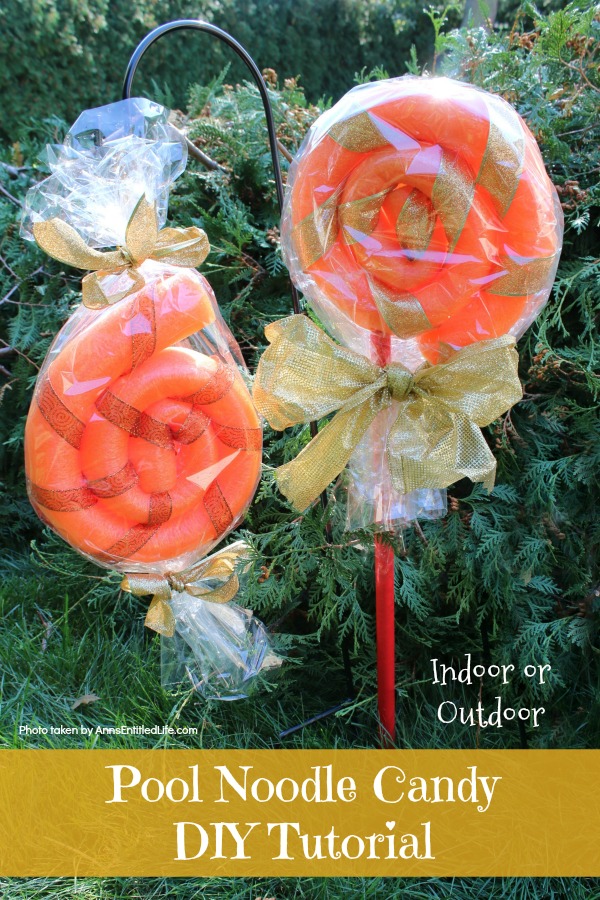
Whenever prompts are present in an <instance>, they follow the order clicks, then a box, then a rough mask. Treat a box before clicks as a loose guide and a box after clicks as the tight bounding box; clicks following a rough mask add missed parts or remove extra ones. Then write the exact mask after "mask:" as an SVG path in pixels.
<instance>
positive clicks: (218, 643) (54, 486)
mask: <svg viewBox="0 0 600 900" xmlns="http://www.w3.org/2000/svg"><path fill="white" fill-rule="evenodd" d="M48 156H49V162H50V168H51V173H52V174H51V175H50V177H49V178H47V179H45V180H44V181H42V182H41V183H40V184H38V185H37V186H35V187H34V188H32V189H31V191H30V192H29V194H28V196H27V202H26V209H25V214H24V220H23V233H24V235H25V236H26V237H28V238H33V239H34V240H36V241H37V243H38V244H39V245H40V246H41V247H42V248H43V249H44V250H46V252H48V253H49V254H50V255H52V256H53V257H55V258H56V259H59V260H60V261H62V262H65V263H68V264H69V265H73V266H77V267H79V268H82V269H88V270H91V273H90V274H88V275H86V276H85V278H84V279H83V284H82V299H83V304H82V305H81V306H80V307H79V308H78V309H76V310H75V312H74V313H73V315H72V316H71V318H70V319H69V320H68V322H67V323H66V325H65V326H64V327H63V329H62V330H61V331H60V333H59V334H58V335H57V337H56V339H55V341H54V343H53V344H52V346H51V348H50V351H49V352H48V355H47V357H46V360H45V362H44V364H43V366H42V370H41V372H40V374H39V377H38V380H37V383H36V387H35V391H34V397H33V401H32V404H31V407H30V411H29V415H28V418H27V424H26V429H25V469H26V476H27V486H28V492H29V497H30V500H31V503H32V505H33V506H34V509H35V510H36V512H37V513H38V515H39V516H40V518H42V519H43V521H44V522H46V523H47V524H48V525H49V526H50V527H51V528H52V529H53V530H54V531H56V532H57V533H58V534H59V535H60V536H61V537H62V538H64V540H65V541H67V542H68V543H69V544H71V546H72V547H74V548H75V549H76V550H77V551H78V552H80V553H82V554H83V555H85V556H87V557H88V558H90V559H91V560H93V561H94V562H95V563H97V564H98V565H101V566H104V567H107V568H111V569H117V570H119V571H121V572H123V573H124V574H125V578H124V581H123V588H124V589H125V590H130V591H132V592H133V593H135V594H138V595H147V594H152V595H154V599H153V601H152V604H151V606H150V609H149V612H148V616H147V620H146V623H147V624H148V625H149V626H150V627H152V628H154V629H155V630H156V631H159V632H160V633H162V634H163V635H165V636H166V637H167V638H169V639H170V640H171V643H173V641H174V636H175V635H176V634H179V632H180V630H182V631H185V634H186V642H187V643H186V646H187V647H188V650H189V653H188V661H187V669H188V670H189V672H193V671H194V669H197V670H198V672H197V674H196V675H193V676H191V677H192V681H193V683H194V685H195V686H196V687H198V689H199V690H201V691H202V692H204V693H209V694H210V695H211V696H223V697H231V696H239V695H243V693H244V689H245V687H244V686H245V684H246V682H247V681H248V679H249V678H251V677H252V676H253V675H254V674H256V672H258V671H259V670H260V668H261V666H262V665H263V664H264V661H265V659H266V655H267V649H268V641H267V636H266V633H265V630H264V628H263V627H262V625H260V623H258V622H257V620H255V619H253V618H252V617H251V616H249V615H248V613H247V611H245V610H243V609H241V608H240V607H237V606H235V605H233V604H231V603H229V604H228V607H229V608H228V616H229V620H230V625H231V623H232V622H233V621H234V620H235V622H236V623H237V626H238V627H233V628H232V627H229V630H226V631H225V632H224V631H223V628H222V627H221V625H220V624H219V623H220V619H222V618H223V617H222V616H221V617H220V618H219V616H218V615H214V616H212V617H211V616H208V617H205V618H206V622H209V621H210V623H211V624H210V629H209V630H208V631H207V630H206V628H205V626H206V622H205V623H204V625H203V626H197V627H195V628H194V626H193V624H190V621H189V617H188V618H187V619H186V609H187V606H186V604H187V600H188V598H189V602H190V603H192V602H193V603H194V604H195V605H196V606H198V604H200V605H204V606H211V605H212V603H213V602H215V601H216V600H218V601H219V602H221V600H222V599H223V586H222V585H221V587H219V588H215V586H214V584H213V583H212V580H214V578H215V577H217V580H219V579H221V580H223V579H224V584H226V585H227V589H226V594H227V596H226V600H227V601H231V600H232V599H233V597H234V596H235V594H236V593H237V587H238V586H239V585H238V582H237V575H236V572H235V569H236V566H235V565H234V563H235V561H237V562H238V563H240V562H241V563H242V564H243V557H244V555H245V552H246V551H245V549H244V547H243V546H242V545H241V544H240V543H239V542H238V544H237V545H234V551H231V550H229V548H226V550H225V551H221V552H220V553H216V554H214V555H213V557H210V558H209V560H206V559H204V561H203V564H201V565H200V568H198V563H199V561H200V560H203V558H204V557H206V554H207V553H209V552H210V551H211V550H212V549H213V548H214V547H215V546H216V545H217V543H219V542H220V541H221V540H222V539H223V538H224V537H225V536H226V535H227V534H228V533H229V532H230V531H231V530H232V528H234V527H235V526H236V525H238V524H239V523H240V521H241V520H242V518H243V516H244V514H245V512H246V510H247V507H248V505H249V504H250V501H251V500H252V497H253V496H254V492H255V490H256V486H257V483H258V480H259V477H260V469H261V449H262V428H261V423H260V420H259V418H258V415H257V413H256V411H255V409H254V406H253V403H252V399H251V397H250V394H249V391H248V388H247V386H246V383H245V381H244V378H243V375H242V372H243V361H242V357H241V354H240V351H239V348H238V347H237V344H236V342H235V340H234V338H233V336H232V335H231V333H230V332H229V329H228V328H227V326H226V325H225V323H224V322H223V320H222V318H221V316H220V313H219V310H218V306H217V303H216V300H215V298H214V295H213V293H212V290H211V288H210V285H209V284H208V282H207V281H206V279H205V278H204V277H203V276H201V275H200V274H199V273H198V272H196V271H195V270H194V268H192V267H194V266H197V265H200V264H201V263H202V261H203V260H204V258H205V257H206V255H207V253H208V250H209V246H208V241H207V238H206V235H205V234H204V232H203V231H201V230H200V229H199V228H196V227H191V228H186V229H176V228H164V227H163V226H164V223H165V220H166V215H167V206H168V193H169V188H170V185H171V184H172V183H173V181H174V180H175V179H176V178H177V177H178V176H179V175H180V174H181V173H182V172H183V170H184V168H185V163H186V148H185V143H184V142H183V141H182V139H181V138H180V136H179V134H178V133H177V132H176V131H175V129H173V128H172V127H171V126H169V124H168V120H167V111H166V110H164V109H163V108H162V107H160V106H158V105H157V104H155V103H151V102H150V101H147V100H139V99H134V100H127V101H122V102H121V103H115V104H111V105H110V106H106V107H101V108H99V109H95V110H88V111H87V112H85V113H83V114H82V115H81V116H80V118H79V119H78V120H77V122H76V123H75V125H74V126H73V127H72V128H71V130H70V132H69V134H68V136H67V139H66V141H65V143H64V145H62V146H59V147H54V148H49V150H48ZM106 248H116V249H106ZM211 579H212V580H211ZM233 587H235V590H233V592H232V588H233ZM202 598H204V599H202ZM184 620H185V626H184V625H180V623H181V622H183V621H184ZM223 647H226V648H227V650H228V655H227V654H223V652H222V650H223ZM213 651H214V652H213ZM190 653H191V654H192V656H193V657H194V662H192V661H191V660H190V658H189V654H190ZM227 659H229V662H227V665H228V666H229V668H228V669H227V670H226V671H225V672H223V671H222V669H221V666H222V665H223V663H224V661H226V660H227ZM233 659H235V660H236V662H235V664H234V663H232V662H231V660H233ZM215 679H216V681H215Z"/></svg>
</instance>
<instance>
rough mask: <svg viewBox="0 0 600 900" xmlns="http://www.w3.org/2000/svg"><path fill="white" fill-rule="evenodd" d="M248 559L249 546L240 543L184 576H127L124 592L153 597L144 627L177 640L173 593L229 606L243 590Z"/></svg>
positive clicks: (216, 554)
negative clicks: (243, 570) (244, 564)
mask: <svg viewBox="0 0 600 900" xmlns="http://www.w3.org/2000/svg"><path fill="white" fill-rule="evenodd" d="M247 556H248V545H247V544H246V543H244V541H237V542H236V543H235V544H231V545H230V546H229V547H225V549H224V550H220V551H219V552H218V553H214V554H213V555H212V556H209V557H208V559H203V560H202V561H201V562H199V563H197V565H195V566H192V567H191V568H189V569H186V570H185V571H183V572H166V573H165V574H164V575H153V574H135V573H133V574H130V575H126V576H125V577H124V578H123V581H122V582H121V589H122V590H124V591H127V592H128V593H130V594H134V595H135V596H136V597H146V596H148V595H149V594H152V595H153V596H152V600H151V602H150V606H149V607H148V612H147V613H146V620H145V622H144V624H145V625H146V627H147V628H151V629H152V630H153V631H158V633H159V634H164V635H166V637H173V635H174V634H175V616H174V615H173V611H172V609H171V604H170V601H171V597H172V595H173V592H174V591H175V592H176V593H187V594H191V595H192V597H200V598H202V600H207V601H208V602H210V603H229V601H230V600H233V598H234V597H235V596H236V594H237V592H238V591H239V589H240V582H239V578H238V575H237V572H236V569H237V567H238V565H239V563H240V561H241V560H242V559H243V558H244V557H247Z"/></svg>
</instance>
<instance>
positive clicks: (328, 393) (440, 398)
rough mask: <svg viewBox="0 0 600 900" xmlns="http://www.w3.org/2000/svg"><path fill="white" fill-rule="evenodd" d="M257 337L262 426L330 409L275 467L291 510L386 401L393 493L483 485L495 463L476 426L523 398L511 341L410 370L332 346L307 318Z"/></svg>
mask: <svg viewBox="0 0 600 900" xmlns="http://www.w3.org/2000/svg"><path fill="white" fill-rule="evenodd" d="M265 333H266V335H267V339H268V340H269V343H270V346H269V347H268V348H267V350H266V351H265V353H264V354H263V356H262V358H261V360H260V362H259V365H258V370H257V373H256V380H255V384H254V400H255V403H256V406H257V408H258V410H259V411H260V412H261V413H262V414H263V415H264V416H265V418H266V419H267V421H268V422H269V424H270V425H271V427H273V428H275V429H277V430H283V429H284V428H287V427H288V426H289V425H294V424H299V423H304V422H309V421H311V420H313V419H318V418H322V417H323V416H325V415H329V414H330V413H332V412H335V413H336V415H335V416H334V417H333V419H332V420H331V421H330V422H329V423H328V424H327V425H326V426H325V427H324V428H323V429H322V430H321V431H319V434H318V435H317V436H316V437H315V438H313V440H312V441H311V442H310V443H309V444H308V446H307V447H305V448H304V449H303V450H302V451H301V453H300V454H299V455H298V456H297V457H296V459H294V460H292V461H291V462H290V463H287V464H286V465H284V466H281V467H280V468H279V469H277V472H276V477H277V482H278V485H279V488H280V490H281V491H282V493H283V494H284V495H285V496H286V497H287V498H288V500H290V502H291V503H292V504H293V505H294V506H295V507H296V508H297V509H299V510H303V509H306V507H307V506H308V505H309V504H310V503H312V502H313V500H315V499H316V498H317V497H318V496H319V494H320V493H321V492H322V491H323V490H325V488H326V487H327V485H328V484H330V483H331V481H333V480H334V478H336V477H337V476H338V475H339V474H340V472H341V471H342V469H343V468H344V466H345V465H346V464H347V463H348V461H349V459H350V457H351V456H352V453H353V452H354V450H355V448H356V446H357V445H358V444H359V443H360V441H361V440H362V438H363V437H364V435H365V433H366V431H367V429H368V427H369V425H370V424H371V422H372V421H373V419H374V418H375V416H376V415H377V414H378V413H379V412H381V411H382V410H383V409H386V408H387V407H389V406H390V405H391V403H392V401H396V402H397V403H398V414H397V417H396V419H395V421H394V423H393V424H392V426H391V428H390V430H389V433H388V435H387V439H386V453H387V461H388V466H389V471H390V475H391V480H392V483H393V485H394V488H395V489H396V490H397V491H399V492H400V493H408V492H409V491H413V490H417V489H419V488H443V487H447V486H448V485H449V484H452V483H453V482H454V481H457V480H458V479H459V478H463V477H468V478H470V479H471V481H474V482H483V483H484V484H485V486H486V487H487V488H488V489H490V490H491V488H492V486H493V484H494V475H495V469H496V462H495V459H494V457H493V455H492V453H491V452H490V449H489V447H488V445H487V443H486V441H485V439H484V437H483V434H482V433H481V430H480V429H481V428H482V427H483V426H485V425H488V424H489V423H490V422H493V421H494V420H495V419H497V418H498V417H499V416H500V415H501V414H502V413H504V412H506V410H507V409H509V408H510V407H511V406H512V405H513V404H514V403H516V402H517V401H518V400H519V399H520V398H521V396H522V389H521V384H520V382H519V378H518V374H517V368H518V356H517V353H516V350H515V346H514V345H515V342H514V338H512V337H510V336H505V337H501V338H496V339H494V340H490V341H480V342H478V343H476V344H471V345H470V346H468V347H465V348H464V349H462V350H460V351H458V352H457V353H456V354H455V355H454V356H453V357H452V358H451V359H449V360H448V361H447V362H445V363H443V364H440V365H436V366H431V365H424V366H423V367H422V368H421V369H419V370H418V371H417V372H416V373H414V375H412V374H411V373H410V372H408V370H406V369H405V368H404V367H403V366H401V365H399V364H397V363H392V364H391V365H389V366H386V367H385V368H380V367H379V366H376V365H374V364H373V363H371V362H370V360H368V359H367V358H366V357H364V356H361V355H360V354H358V353H355V352H354V351H351V350H348V349H347V348H345V347H342V346H340V345H339V344H336V343H335V342H334V341H333V340H331V338H329V337H328V336H327V335H326V334H325V333H324V332H323V331H321V329H320V328H319V327H318V326H317V325H315V324H314V323H313V322H311V321H310V320H309V319H308V318H307V317H306V316H290V317H289V318H287V319H282V320H280V321H279V322H274V323H272V324H271V325H269V326H268V327H267V328H266V329H265Z"/></svg>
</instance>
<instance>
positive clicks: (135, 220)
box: [33, 196, 210, 309]
mask: <svg viewBox="0 0 600 900" xmlns="http://www.w3.org/2000/svg"><path fill="white" fill-rule="evenodd" d="M33 236H34V238H35V240H36V242H37V244H38V245H39V246H40V247H41V248H42V250H44V251H45V252H46V253H48V254H49V255H50V256H53V257H54V259H58V260H59V261H60V262H64V263H67V265H69V266H75V267H76V268H78V269H89V270H90V271H91V274H89V275H86V276H85V278H84V279H83V281H82V285H81V289H82V300H83V303H84V305H85V306H87V307H89V308H90V309H102V307H104V306H107V305H108V304H111V303H117V301H119V300H122V299H123V298H124V297H127V295H128V294H131V293H133V292H134V291H138V290H140V288H142V287H143V285H144V278H143V276H142V275H141V274H140V273H139V272H138V266H140V265H141V264H142V263H143V262H144V260H146V259H154V260H157V261H160V262H163V263H167V264H169V265H174V266H189V267H191V268H196V267H197V266H199V265H201V264H202V263H203V262H204V260H205V259H206V257H207V255H208V252H209V250H210V245H209V243H208V238H207V237H206V234H205V233H204V232H203V231H202V229H201V228H197V227H196V226H191V227H189V228H162V229H160V230H159V228H158V216H157V212H156V206H155V205H154V204H153V203H149V202H148V200H146V197H145V196H142V197H141V198H140V200H139V201H138V203H137V205H136V207H135V209H134V210H133V212H132V214H131V217H130V219H129V222H128V223H127V228H126V230H125V246H124V247H117V249H116V250H95V249H94V248H93V247H88V245H87V244H86V243H85V241H84V240H83V238H82V237H81V236H80V235H79V234H78V233H77V231H75V229H74V228H72V227H71V225H68V224H67V223H66V222H63V220H62V219H59V218H54V219H49V220H48V221H46V222H36V223H35V225H34V226H33ZM125 275H127V276H129V278H128V279H126V278H124V277H123V276H125ZM108 276H116V278H115V277H113V278H109V277H108ZM124 282H125V283H124Z"/></svg>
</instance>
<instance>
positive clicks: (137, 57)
mask: <svg viewBox="0 0 600 900" xmlns="http://www.w3.org/2000/svg"><path fill="white" fill-rule="evenodd" d="M185 30H192V31H203V32H204V33H205V34H210V35H213V37H217V38H219V40H221V41H223V42H224V43H225V44H227V45H228V46H229V47H231V49H232V50H234V51H235V53H237V55H238V56H239V57H240V59H241V60H242V61H243V62H244V63H245V64H246V66H247V67H248V69H249V70H250V73H251V75H252V78H253V79H254V81H255V83H256V86H257V88H258V90H259V93H260V96H261V100H262V103H263V107H264V110H265V118H266V120H267V133H268V136H269V147H270V149H271V160H272V163H273V172H274V174H275V187H276V189H277V200H278V203H279V210H280V212H282V211H283V179H282V177H281V166H280V164H279V155H278V148H277V134H276V131H275V121H274V119H273V110H272V108H271V101H270V100H269V93H268V91H267V85H266V84H265V80H264V78H263V77H262V74H261V71H260V69H259V68H258V66H257V65H256V63H255V62H254V60H253V59H252V57H251V56H250V54H249V53H248V51H247V50H246V49H245V47H243V46H242V45H241V44H240V43H239V41H236V39H235V38H234V37H232V36H231V35H230V34H229V33H228V32H227V31H223V29H222V28H218V27H217V26H216V25H212V24H211V23H210V22H203V21H202V20H201V19H177V20H176V21H174V22H166V23H165V24H164V25H159V26H158V28H155V29H154V30H153V31H151V32H149V34H147V35H146V37H145V38H144V39H143V40H142V41H141V42H140V43H139V44H138V46H137V47H136V49H135V50H134V52H133V54H132V56H131V59H130V60H129V63H128V65H127V71H126V72H125V80H124V82H123V99H124V100H128V99H129V98H130V97H131V87H132V84H133V79H134V77H135V73H136V71H137V68H138V66H139V64H140V62H141V60H142V57H143V56H144V53H145V52H146V50H148V49H149V48H150V47H151V46H152V44H154V43H155V42H156V41H158V40H159V39H160V38H161V37H162V36H163V35H165V34H169V33H170V32H172V31H185ZM290 295H291V298H292V306H293V309H294V312H295V313H299V312H300V302H299V299H298V292H297V290H296V287H295V285H294V283H293V282H292V281H291V280H290ZM310 430H311V433H312V435H313V437H314V436H315V435H316V433H317V426H316V424H315V423H314V422H311V423H310ZM321 502H322V504H323V507H325V505H326V503H327V497H326V494H324V493H323V494H322V495H321ZM328 538H330V533H329V528H328ZM342 654H343V660H344V672H345V676H346V686H347V690H348V695H349V696H348V699H346V700H344V701H343V702H342V703H338V704H337V705H336V706H334V707H332V708H331V709H327V710H325V711H324V712H322V713H319V714H318V715H316V716H313V717H312V718H310V719H307V720H306V721H305V722H301V723H300V724H299V725H294V726H293V727H292V728H288V729H286V730H285V731H282V732H281V734H280V737H281V738H285V737H288V736H289V735H291V734H293V733H294V732H296V731H300V730H301V729H302V728H304V727H306V726H307V725H312V724H313V723H315V722H319V721H320V720H321V719H325V718H327V717H328V716H331V715H333V714H334V713H336V712H338V711H339V710H341V709H343V708H344V707H345V706H347V705H348V704H349V703H351V702H352V699H353V698H354V685H353V679H352V665H351V661H350V650H349V643H348V641H347V640H346V641H344V643H343V645H342Z"/></svg>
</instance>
